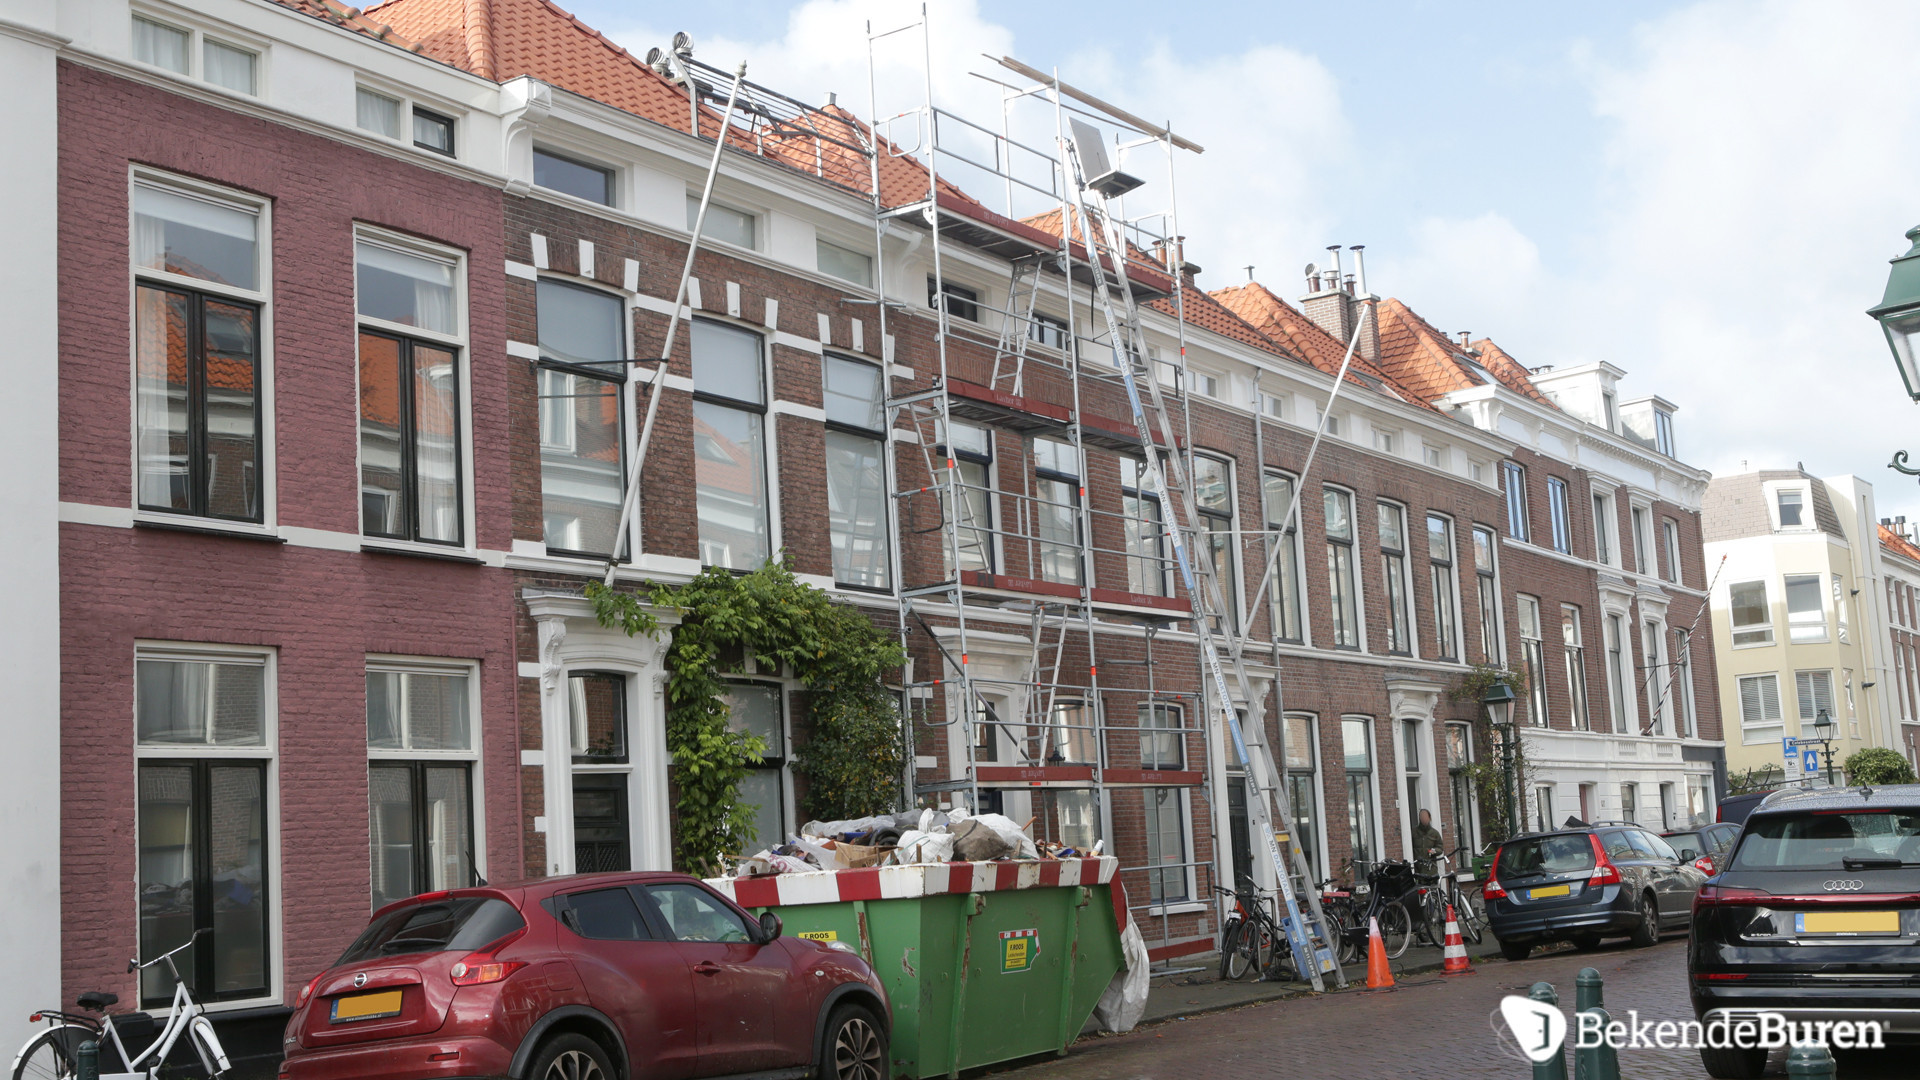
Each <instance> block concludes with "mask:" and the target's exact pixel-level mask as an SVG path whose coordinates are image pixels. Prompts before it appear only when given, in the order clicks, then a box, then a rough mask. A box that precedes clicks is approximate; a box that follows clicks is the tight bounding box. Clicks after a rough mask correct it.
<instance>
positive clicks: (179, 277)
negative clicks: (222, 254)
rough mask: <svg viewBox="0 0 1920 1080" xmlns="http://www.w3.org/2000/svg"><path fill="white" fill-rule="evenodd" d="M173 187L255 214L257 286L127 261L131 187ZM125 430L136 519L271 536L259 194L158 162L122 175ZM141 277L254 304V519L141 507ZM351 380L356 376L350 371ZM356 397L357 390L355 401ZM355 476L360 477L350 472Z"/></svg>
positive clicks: (270, 367)
mask: <svg viewBox="0 0 1920 1080" xmlns="http://www.w3.org/2000/svg"><path fill="white" fill-rule="evenodd" d="M142 185H144V186H148V187H154V188H160V189H171V190H173V191H177V192H179V193H181V194H185V195H192V196H194V197H196V198H201V199H206V200H208V201H210V202H216V203H221V204H224V205H226V206H228V207H229V208H231V209H234V210H238V211H241V212H244V213H250V214H253V215H254V217H255V218H256V219H257V220H258V221H259V227H258V230H257V232H256V233H255V235H254V258H255V259H256V260H257V262H258V266H257V267H256V273H257V274H258V277H259V282H258V284H259V288H258V289H239V288H235V287H233V286H231V285H223V284H221V283H219V282H215V281H207V280H205V279H203V278H195V277H188V276H186V275H184V274H172V273H168V272H167V271H165V270H147V269H141V268H137V267H135V266H134V265H133V247H132V238H133V235H134V229H135V227H136V226H135V225H134V209H133V190H134V188H136V187H139V186H142ZM126 235H127V238H128V248H127V326H128V333H127V400H128V405H129V407H128V409H127V434H128V444H129V447H130V449H129V453H128V458H127V465H128V473H127V476H128V478H129V483H128V484H127V492H128V505H129V506H130V507H131V508H132V510H133V516H134V520H135V521H147V522H154V523H157V524H168V525H178V524H180V523H182V522H201V523H205V524H206V525H207V526H208V527H209V528H217V529H220V530H222V531H225V532H244V533H252V534H256V535H260V536H277V535H278V534H279V533H278V528H277V522H278V520H279V515H278V499H277V498H276V496H277V494H278V487H279V485H278V484H277V483H276V482H275V481H276V477H277V475H278V473H279V469H278V467H277V463H276V458H275V454H274V444H275V437H274V435H275V429H276V425H275V422H274V414H275V413H276V412H277V411H278V410H276V409H275V408H274V364H273V358H274V339H275V338H276V337H277V335H276V334H275V333H274V325H273V321H274V320H273V293H274V282H273V204H272V202H271V201H269V200H266V199H261V198H257V197H255V196H250V195H246V194H243V193H241V192H238V191H234V190H232V189H230V188H224V187H220V186H219V185H216V184H207V183H202V182H200V181H198V180H191V179H188V178H187V177H183V176H176V175H174V174H172V173H166V172H161V171H159V170H156V169H147V168H141V167H138V166H136V167H134V168H132V169H130V170H129V171H128V174H127V232H126ZM141 281H149V282H152V283H154V284H155V285H162V286H171V287H176V288H182V289H189V290H192V291H195V292H203V293H206V294H207V295H209V296H221V297H227V298H230V299H234V300H239V301H242V302H244V303H248V304H253V305H255V306H257V307H258V308H259V309H260V328H259V335H258V336H259V342H258V346H257V347H258V348H259V350H260V388H259V390H258V395H259V399H260V476H259V477H258V480H259V484H260V521H259V522H258V523H254V522H248V521H227V520H225V519H221V518H202V517H195V516H193V515H191V514H174V513H167V512H165V511H158V510H142V509H140V410H139V400H140V357H139V344H140V343H139V339H138V335H137V334H136V333H135V332H134V317H135V316H134V310H135V308H134V305H135V303H136V302H137V290H138V289H139V283H140V282H141ZM356 380H357V376H356ZM358 404H359V399H358V397H357V396H356V398H355V406H356V408H357V407H358ZM354 483H355V485H356V486H357V485H358V484H359V477H358V476H357V475H356V476H355V478H354Z"/></svg>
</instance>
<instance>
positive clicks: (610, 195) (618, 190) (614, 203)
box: [362, 87, 627, 210]
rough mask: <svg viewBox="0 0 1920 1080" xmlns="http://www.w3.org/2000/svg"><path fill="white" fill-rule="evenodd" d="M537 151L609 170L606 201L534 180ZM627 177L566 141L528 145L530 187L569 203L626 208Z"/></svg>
mask: <svg viewBox="0 0 1920 1080" xmlns="http://www.w3.org/2000/svg"><path fill="white" fill-rule="evenodd" d="M362 89H368V88H367V87H362ZM378 92H380V93H384V91H378ZM387 96H389V97H391V96H393V95H391V94H389V95H387ZM428 111H429V112H440V111H441V110H439V109H436V108H431V107H429V109H428ZM410 120H411V112H409V121H410ZM405 131H406V133H407V135H409V136H411V135H412V133H413V129H412V126H411V123H410V122H409V126H408V127H407V128H406V129H405ZM457 134H458V133H457V132H456V136H457ZM406 141H407V142H408V145H412V140H411V138H409V139H408V140H406ZM453 147H454V149H455V150H456V151H457V150H459V149H460V142H459V139H458V138H457V137H456V138H455V140H454V144H453ZM430 152H431V151H430ZM536 153H537V154H544V155H546V156H547V157H550V158H560V159H562V160H564V161H569V162H572V163H573V164H575V165H579V166H582V167H584V168H588V169H598V170H600V171H601V172H604V173H606V174H607V201H606V202H595V201H594V200H592V199H589V198H586V197H584V196H580V195H575V194H573V193H572V192H568V191H562V190H560V189H559V188H550V187H546V186H544V185H541V184H536V183H534V179H533V178H534V176H536V175H537V173H536V172H535V169H534V164H535V163H534V160H533V155H534V154H536ZM626 180H627V173H626V170H625V169H622V168H621V167H620V166H618V165H615V164H614V163H612V162H610V161H603V160H601V159H600V155H598V154H592V153H587V152H585V151H581V150H576V149H574V148H573V147H571V146H568V145H565V144H556V143H554V142H552V141H550V140H548V139H546V138H542V139H541V140H540V141H539V142H537V143H535V144H533V145H532V146H531V147H529V148H528V151H527V184H528V185H529V186H531V187H532V189H533V190H535V191H538V192H541V193H542V194H544V195H549V196H558V197H559V198H562V199H566V200H568V201H569V202H572V203H576V204H585V205H587V206H599V207H605V208H607V209H612V210H620V209H625V208H626V204H627V199H626V198H625V195H626Z"/></svg>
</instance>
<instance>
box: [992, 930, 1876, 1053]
mask: <svg viewBox="0 0 1920 1080" xmlns="http://www.w3.org/2000/svg"><path fill="white" fill-rule="evenodd" d="M1588 966H1592V967H1596V968H1598V969H1599V970H1600V973H1601V974H1602V975H1603V976H1604V977H1605V979H1606V987H1605V1004H1606V1006H1607V1008H1608V1010H1609V1011H1610V1012H1611V1013H1612V1014H1613V1016H1614V1017H1615V1018H1616V1019H1624V1018H1625V1014H1626V1012H1627V1010H1629V1009H1637V1010H1639V1012H1640V1018H1641V1019H1642V1020H1662V1019H1673V1020H1685V1019H1691V1018H1692V1016H1693V1012H1692V1009H1691V1008H1690V1007H1689V1005H1688V1004H1687V996H1686V942H1685V941H1684V940H1680V939H1668V940H1667V941H1666V942H1665V943H1663V944H1661V945H1660V946H1658V947H1656V948H1652V949H1632V948H1628V947H1627V946H1626V945H1624V944H1620V945H1610V946H1607V947H1605V948H1601V949H1598V950H1595V951H1594V952H1591V953H1580V952H1572V951H1560V952H1554V953H1550V954H1547V955H1544V956H1536V957H1535V958H1533V959H1531V960H1527V961H1523V962H1521V963H1517V964H1510V963H1505V962H1496V963H1490V964H1487V965H1485V966H1484V967H1480V968H1479V969H1478V970H1476V971H1475V972H1474V973H1473V974H1471V975H1465V976H1457V977H1453V978H1444V977H1442V976H1440V975H1438V974H1428V975H1414V976H1410V977H1408V978H1406V979H1403V980H1401V981H1400V984H1399V986H1398V988H1396V989H1394V990H1392V991H1382V992H1348V993H1344V994H1330V995H1326V996H1322V997H1318V998H1313V997H1301V998H1292V999H1288V1000H1282V1001H1273V1002H1265V1003H1261V1004H1257V1005H1250V1006H1247V1007H1245V1008H1240V1009H1231V1010H1227V1011H1223V1012H1216V1013H1209V1014H1207V1015H1204V1016H1195V1017H1193V1018H1191V1019H1188V1020H1171V1021H1167V1022H1164V1023H1158V1024H1152V1025H1148V1026H1143V1027H1141V1028H1138V1029H1135V1030H1134V1031H1133V1032H1130V1033H1129V1034H1126V1035H1119V1036H1104V1037H1090V1038H1086V1039H1083V1040H1081V1041H1080V1042H1079V1043H1078V1044H1076V1045H1075V1046H1074V1048H1073V1052H1072V1053H1071V1054H1070V1055H1068V1056H1067V1057H1066V1058H1063V1059H1058V1060H1054V1061H1047V1062H1043V1063H1041V1064H1036V1065H1029V1066H1027V1067H1025V1068H1022V1069H1015V1070H1010V1071H1007V1072H1004V1073H1000V1074H996V1075H997V1076H999V1077H1003V1078H1005V1080H1187V1078H1190V1077H1196V1076H1199V1077H1206V1078H1207V1080H1243V1078H1244V1080H1254V1078H1258V1080H1292V1078H1295V1077H1298V1078H1301V1080H1323V1078H1326V1077H1330V1076H1331V1077H1340V1078H1342V1080H1375V1078H1380V1080H1387V1078H1395V1080H1397V1078H1403V1077H1404V1078H1429V1077H1430V1078H1435V1080H1440V1078H1446V1080H1453V1078H1457V1077H1500V1078H1506V1080H1523V1078H1525V1077H1529V1076H1531V1075H1532V1074H1531V1072H1530V1071H1529V1067H1528V1066H1527V1065H1526V1064H1524V1063H1521V1062H1518V1061H1513V1060H1509V1059H1507V1058H1505V1057H1502V1056H1501V1054H1500V1051H1499V1050H1498V1049H1497V1048H1496V1045H1495V1041H1494V1034H1493V1031H1492V1030H1491V1028H1490V1027H1489V1019H1490V1018H1491V1016H1492V1014H1493V1012H1494V1010H1495V1009H1497V1008H1498V1007H1499V1002H1500V999H1501V997H1503V996H1504V995H1506V994H1510V993H1525V992H1526V990H1527V988H1528V987H1529V986H1531V985H1532V984H1533V983H1534V982H1536V981H1538V980H1545V981H1547V982H1550V983H1552V984H1553V985H1554V987H1555V988H1556V989H1558V990H1559V991H1560V997H1561V1005H1562V1007H1563V1008H1564V1009H1566V1010H1567V1011H1568V1012H1569V1013H1571V1011H1572V1005H1573V989H1574V977H1575V976H1576V975H1577V974H1578V973H1579V971H1580V969H1581V968H1583V967H1588ZM1903 1054H1907V1055H1910V1051H1901V1050H1888V1051H1883V1052H1881V1053H1878V1054H1853V1055H1846V1056H1843V1057H1842V1058H1841V1060H1840V1075H1841V1076H1842V1077H1845V1078H1848V1080H1853V1078H1855V1077H1879V1076H1885V1077H1894V1076H1910V1075H1912V1069H1911V1065H1910V1063H1911V1058H1910V1056H1909V1057H1907V1058H1906V1060H1907V1061H1908V1063H1909V1067H1907V1068H1904V1069H1902V1068H1898V1067H1897V1064H1896V1063H1897V1062H1899V1061H1900V1060H1902V1058H1901V1055H1903ZM1620 1056H1621V1063H1620V1064H1621V1073H1622V1075H1623V1077H1625V1080H1652V1078H1660V1080H1665V1078H1680V1077H1685V1078H1688V1080H1696V1078H1699V1077H1704V1076H1705V1075H1706V1071H1705V1070H1704V1069H1703V1068H1701V1065H1700V1058H1699V1055H1698V1053H1697V1052H1695V1051H1692V1050H1685V1051H1680V1050H1672V1051H1659V1050H1632V1049H1629V1050H1623V1051H1621V1055H1620ZM1783 1057H1784V1055H1783V1054H1782V1053H1780V1052H1776V1053H1775V1054H1774V1055H1773V1059H1772V1061H1771V1062H1770V1063H1769V1065H1770V1067H1769V1069H1768V1075H1769V1076H1782V1075H1785V1070H1784V1068H1783Z"/></svg>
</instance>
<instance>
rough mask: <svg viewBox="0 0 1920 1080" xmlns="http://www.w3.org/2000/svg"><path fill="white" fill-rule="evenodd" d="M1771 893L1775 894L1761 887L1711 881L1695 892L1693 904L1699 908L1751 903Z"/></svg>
mask: <svg viewBox="0 0 1920 1080" xmlns="http://www.w3.org/2000/svg"><path fill="white" fill-rule="evenodd" d="M1771 895H1773V894H1772V893H1768V892H1763V891H1761V890H1759V889H1743V888H1739V887H1738V886H1733V885H1714V884H1711V883H1709V884H1706V885H1702V886H1700V891H1699V892H1696V893H1694V894H1693V906H1694V908H1695V909H1696V910H1698V909H1700V908H1703V907H1714V906H1716V905H1720V904H1751V903H1753V902H1754V901H1755V900H1758V899H1759V898H1761V897H1763V896H1771Z"/></svg>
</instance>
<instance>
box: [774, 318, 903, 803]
mask: <svg viewBox="0 0 1920 1080" xmlns="http://www.w3.org/2000/svg"><path fill="white" fill-rule="evenodd" d="M821 367H822V370H823V371H824V373H825V377H826V394H825V401H826V412H827V438H826V442H827V524H828V527H829V530H830V534H831V539H832V544H833V580H834V581H836V582H838V583H839V584H841V585H851V586H853V587H855V588H862V589H884V588H886V587H887V585H888V582H889V580H890V576H891V572H892V567H891V548H890V547H889V543H888V539H887V531H888V530H887V490H888V489H887V459H886V454H887V430H886V428H887V422H886V377H885V374H884V373H883V372H882V371H881V370H880V368H879V367H877V366H876V365H873V364H868V363H863V362H861V361H858V360H849V359H847V358H846V357H841V356H833V355H828V356H826V357H825V358H824V359H823V360H822V363H821ZM783 839H784V838H783Z"/></svg>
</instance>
